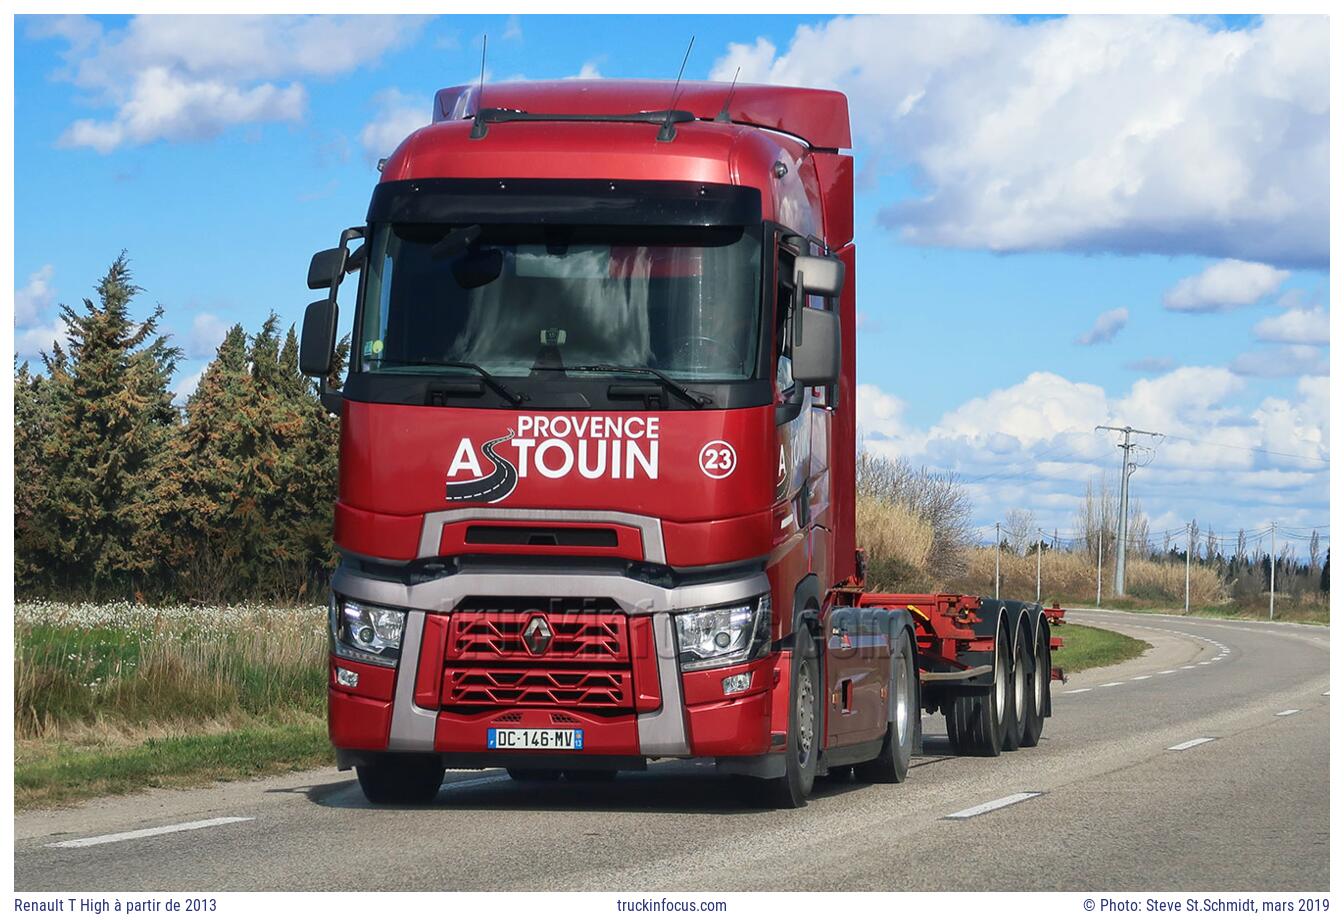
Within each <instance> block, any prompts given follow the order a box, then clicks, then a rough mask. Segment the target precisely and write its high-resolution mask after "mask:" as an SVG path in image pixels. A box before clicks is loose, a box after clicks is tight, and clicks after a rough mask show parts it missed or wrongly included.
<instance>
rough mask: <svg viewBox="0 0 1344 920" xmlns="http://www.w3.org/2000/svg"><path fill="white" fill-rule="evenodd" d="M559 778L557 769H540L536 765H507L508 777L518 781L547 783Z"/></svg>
mask: <svg viewBox="0 0 1344 920" xmlns="http://www.w3.org/2000/svg"><path fill="white" fill-rule="evenodd" d="M559 778H560V771H559V770H542V769H538V768H537V767H509V779H511V780H513V781H515V782H519V783H549V782H554V781H555V780H558V779H559Z"/></svg>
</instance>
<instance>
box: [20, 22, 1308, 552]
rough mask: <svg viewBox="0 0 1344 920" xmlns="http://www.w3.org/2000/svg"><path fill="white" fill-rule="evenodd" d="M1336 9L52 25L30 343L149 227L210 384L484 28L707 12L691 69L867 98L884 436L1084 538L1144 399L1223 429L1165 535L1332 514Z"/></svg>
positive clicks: (516, 38)
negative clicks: (1087, 510) (1100, 485)
mask: <svg viewBox="0 0 1344 920" xmlns="http://www.w3.org/2000/svg"><path fill="white" fill-rule="evenodd" d="M1325 30H1326V26H1325V20H1324V18H1323V17H1318V18H1316V19H1311V18H1306V19H1297V18H1279V17H1270V18H1268V19H1264V20H1262V19H1259V18H1250V17H1238V18H1235V19H1229V20H1217V19H1201V20H1199V21H1190V20H1181V19H1165V18H1160V17H1147V18H1133V19H1125V18H1119V17H1108V18H1107V19H1106V20H1094V19H1071V20H1062V19H1046V20H1039V19H1032V20H1006V19H999V18H982V17H956V18H936V17H915V18H911V17H879V18H877V19H870V20H854V19H850V18H835V19H833V18H831V17H825V16H812V17H796V16H780V17H773V16H772V17H767V16H722V17H708V16H705V17H670V16H654V17H577V16H576V17H558V16H557V17H552V16H523V17H506V16H485V17H474V16H473V17H440V18H433V19H426V18H420V17H402V18H398V19H392V20H382V19H379V18H377V17H374V18H371V19H367V20H361V21H350V20H344V19H341V18H339V17H337V18H330V19H326V20H319V21H316V22H314V21H308V20H302V19H289V18H284V19H281V18H270V19H260V20H227V21H220V20H211V19H209V18H202V19H193V20H177V19H170V18H166V17H141V18H140V19H138V20H136V19H132V18H128V17H98V18H94V19H86V18H66V17H31V16H27V17H19V18H18V23H17V28H16V39H15V41H16V47H15V81H16V90H15V93H16V96H15V125H16V131H15V225H16V226H15V229H16V234H15V239H16V244H15V259H16V265H15V269H16V271H15V277H16V300H15V304H16V348H17V350H18V351H19V352H20V357H21V358H22V357H24V356H25V355H28V356H31V355H32V353H33V352H34V350H35V349H36V348H37V347H45V346H46V344H47V343H49V341H50V339H51V337H52V336H53V335H55V334H58V333H59V330H58V329H57V328H56V327H55V325H54V323H55V304H56V303H61V302H66V303H71V302H77V301H78V299H79V298H81V297H84V296H87V295H89V294H90V293H91V290H90V289H91V286H92V285H93V283H94V281H95V280H96V279H97V278H98V276H99V274H100V273H101V272H102V271H103V270H104V269H105V268H106V266H107V264H108V263H109V262H110V261H111V260H112V259H113V258H115V256H116V255H117V253H118V252H119V251H120V250H121V249H122V248H125V249H126V250H127V251H128V252H129V255H130V258H131V260H132V265H133V267H134V270H135V272H136V279H137V281H138V283H139V284H140V285H141V286H142V287H144V288H145V293H144V294H143V295H142V299H141V301H140V304H141V307H142V309H146V310H147V309H149V308H151V307H152V305H153V304H154V303H161V304H163V305H164V307H165V310H166V313H165V323H166V326H167V328H168V329H169V330H170V331H172V332H173V333H174V335H175V336H176V338H177V340H178V342H179V344H181V345H182V346H183V347H184V348H185V349H187V351H188V357H187V359H186V360H185V361H184V362H183V364H182V368H181V375H180V377H181V381H180V382H182V384H183V385H184V386H190V382H191V378H193V376H194V375H195V374H197V373H198V372H199V370H200V368H201V367H202V366H203V364H204V362H205V361H206V360H208V358H209V356H210V354H211V353H212V352H213V347H214V345H215V344H217V342H218V339H219V338H220V337H221V336H222V331H223V328H224V326H225V325H226V324H229V323H232V322H234V321H241V322H243V323H244V325H245V326H247V327H248V328H249V329H254V328H255V327H256V326H257V325H258V323H259V322H260V321H261V319H262V318H263V317H264V316H265V314H266V313H267V312H268V311H269V310H272V309H273V310H275V311H276V312H277V313H279V314H280V315H281V317H282V318H283V319H284V320H285V321H286V322H297V321H298V320H299V318H300V316H301V313H302V309H303V306H304V305H305V304H306V303H307V302H308V300H309V299H310V297H309V292H308V291H307V290H306V287H305V285H304V283H303V282H304V271H305V269H306V265H307V259H308V256H309V255H310V254H311V253H312V252H313V251H314V250H316V249H320V248H324V247H326V246H330V245H332V244H333V243H334V242H335V240H336V237H337V234H338V233H339V231H340V229H341V228H343V227H345V226H348V225H351V224H354V223H358V222H359V221H360V220H361V218H362V216H363V213H364V210H365V208H366V206H367V201H368V196H369V192H370V190H371V187H372V185H373V183H374V181H375V179H376V171H375V170H374V168H373V163H374V161H375V160H376V158H377V156H379V155H386V154H387V153H389V152H390V151H391V147H392V146H393V145H394V144H395V139H396V138H399V137H401V136H403V135H404V134H405V133H406V131H408V130H410V129H411V128H413V127H414V126H415V125H416V124H417V123H421V122H424V121H427V120H428V116H429V111H430V104H431V101H432V97H433V92H434V91H435V90H436V89H438V88H440V87H442V86H447V85H452V84H455V83H461V82H467V81H470V80H473V79H475V76H476V73H477V69H478V67H479V60H480V58H479V55H480V35H481V34H482V33H487V34H488V35H489V37H490V41H489V59H488V65H487V66H488V72H489V78H490V79H491V80H496V81H498V80H509V79H518V78H528V79H548V78H557V77H568V76H575V75H580V74H583V75H592V76H601V77H604V78H621V77H640V78H648V77H653V78H671V77H672V76H674V75H675V73H676V69H677V66H678V64H679V63H680V61H681V56H682V53H683V51H684V50H685V45H686V42H687V41H688V40H689V38H690V36H691V35H694V36H695V49H694V52H693V54H692V57H691V61H690V63H689V64H688V67H687V75H688V77H690V78H695V79H705V78H716V79H728V78H730V77H731V76H732V74H733V73H734V72H736V70H737V68H738V67H741V68H742V80H743V81H752V82H767V81H773V82H786V83H803V84H809V85H819V86H829V87H834V88H839V89H842V90H844V91H845V92H846V93H847V94H848V95H849V96H850V99H851V112H852V118H853V120H854V124H855V138H856V141H855V143H856V147H855V151H854V152H855V155H856V158H857V167H858V173H859V177H860V181H859V190H858V202H857V217H858V221H857V228H858V229H857V242H858V246H859V269H858V284H859V289H858V295H859V305H860V312H861V315H862V320H861V328H862V341H861V346H860V352H859V379H860V382H861V383H862V384H864V387H863V390H862V392H861V403H860V407H859V415H860V423H861V426H862V428H863V431H864V437H865V444H866V445H867V447H868V448H869V449H871V450H874V451H876V452H880V453H885V454H889V455H893V456H903V457H906V458H908V459H910V460H911V461H912V462H915V463H918V464H926V465H929V466H932V467H934V468H937V469H946V470H954V471H956V472H958V473H959V474H960V475H961V476H962V477H963V478H965V479H966V480H967V481H968V482H969V483H970V486H969V487H970V489H971V491H972V497H973V499H974V500H975V505H976V518H977V523H979V524H982V525H988V526H990V527H992V523H993V521H995V520H998V519H1002V518H1003V517H1004V516H1005V515H1006V514H1007V513H1008V511H1009V510H1011V509H1013V508H1025V509H1028V510H1030V511H1032V512H1033V513H1034V514H1035V516H1036V518H1037V521H1038V523H1039V524H1040V525H1041V526H1043V527H1045V528H1047V529H1052V528H1055V527H1058V528H1059V529H1060V530H1061V531H1064V532H1068V531H1071V530H1072V529H1073V511H1074V508H1075V506H1076V504H1077V496H1078V495H1079V494H1080V493H1081V491H1082V488H1083V485H1084V483H1085V482H1086V481H1087V479H1088V478H1089V477H1093V476H1097V475H1100V474H1101V473H1102V472H1107V473H1110V474H1111V476H1112V479H1114V470H1115V469H1116V468H1118V457H1119V452H1118V451H1117V450H1115V449H1114V447H1113V446H1111V442H1110V441H1109V440H1107V439H1105V438H1103V437H1101V436H1098V435H1094V434H1092V433H1091V428H1092V426H1093V425H1095V424H1126V423H1128V424H1132V425H1134V426H1135V427H1139V428H1150V429H1157V430H1162V431H1166V432H1169V433H1170V434H1172V435H1176V436H1180V437H1183V438H1189V439H1194V441H1197V442H1199V443H1192V442H1191V441H1176V440H1175V439H1168V440H1167V441H1165V442H1163V443H1162V444H1160V445H1158V447H1157V455H1156V457H1155V458H1154V461H1153V463H1152V464H1151V465H1150V466H1149V467H1147V468H1145V469H1144V470H1143V471H1142V472H1141V473H1139V474H1137V475H1136V477H1135V479H1134V488H1135V494H1136V497H1138V498H1139V499H1140V500H1141V501H1142V503H1143V505H1144V507H1145V510H1146V511H1147V512H1148V513H1149V515H1150V517H1152V519H1153V522H1154V530H1161V529H1174V528H1176V527H1179V526H1181V522H1183V521H1185V520H1188V519H1189V518H1190V517H1191V516H1197V517H1199V519H1200V520H1201V522H1202V523H1203V522H1208V523H1211V524H1212V525H1213V526H1214V527H1216V528H1218V529H1220V530H1225V529H1231V530H1233V531H1234V530H1235V529H1236V528H1238V527H1245V528H1247V529H1248V530H1251V529H1257V528H1259V527H1261V526H1263V525H1265V524H1267V523H1268V521H1269V520H1285V521H1288V522H1289V523H1290V524H1291V525H1292V526H1299V527H1302V526H1310V525H1314V524H1317V523H1324V522H1325V521H1326V519H1327V518H1328V484H1327V479H1328V463H1326V462H1325V458H1326V457H1327V456H1328V454H1327V451H1328V435H1329V433H1328V408H1327V399H1328V396H1327V393H1326V378H1325V376H1324V375H1325V373H1326V371H1325V368H1326V367H1327V365H1328V341H1326V339H1325V336H1326V332H1325V328H1326V324H1327V322H1328V319H1327V316H1328V312H1327V311H1328V306H1327V305H1328V303H1329V275H1328V260H1327V256H1326V253H1327V252H1328V240H1327V238H1326V234H1327V230H1326V218H1325V214H1326V210H1327V207H1328V184H1327V170H1326V168H1325V155H1326V147H1325V144H1326V130H1327V128H1326V126H1327V125H1328V107H1327V106H1328V103H1327V102H1326V99H1327V93H1326V89H1327V84H1328V79H1327V71H1328V60H1327V51H1326V42H1325ZM1101 49H1106V53H1104V54H1103V53H1102V50H1101ZM1229 61H1231V62H1233V63H1232V64H1230V65H1229V64H1228V63H1227V62H1229ZM1284 62H1292V63H1291V65H1288V64H1285V63H1284ZM1089 333H1090V335H1089ZM1084 342H1090V344H1082V343H1084ZM1214 444H1218V445H1224V446H1222V447H1213V446H1211V445H1214ZM1269 450H1272V451H1275V452H1276V453H1273V454H1271V453H1267V452H1266V451H1269ZM1283 454H1288V455H1291V456H1281V455H1283Z"/></svg>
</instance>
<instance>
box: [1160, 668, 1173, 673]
mask: <svg viewBox="0 0 1344 920" xmlns="http://www.w3.org/2000/svg"><path fill="white" fill-rule="evenodd" d="M1157 673H1159V674H1175V673H1176V669H1175V668H1172V669H1171V670H1170V671H1158V672H1157Z"/></svg>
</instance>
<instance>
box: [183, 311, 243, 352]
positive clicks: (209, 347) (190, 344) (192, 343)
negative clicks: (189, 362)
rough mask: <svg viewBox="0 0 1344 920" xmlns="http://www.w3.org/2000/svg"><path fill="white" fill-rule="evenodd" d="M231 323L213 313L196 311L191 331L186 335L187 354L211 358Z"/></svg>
mask: <svg viewBox="0 0 1344 920" xmlns="http://www.w3.org/2000/svg"><path fill="white" fill-rule="evenodd" d="M231 325H232V324H231V323H228V322H225V321H224V320H222V319H220V318H219V317H218V316H216V315H215V314H213V313H197V314H196V316H195V317H193V318H192V321H191V332H190V333H189V334H188V335H187V356H188V357H190V358H213V357H214V355H215V351H216V350H217V349H218V348H219V343H220V342H222V341H224V336H225V335H227V334H228V331H229V326H231Z"/></svg>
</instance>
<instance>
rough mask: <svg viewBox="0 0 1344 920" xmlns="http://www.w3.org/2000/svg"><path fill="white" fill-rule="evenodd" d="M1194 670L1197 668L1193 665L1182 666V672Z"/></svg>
mask: <svg viewBox="0 0 1344 920" xmlns="http://www.w3.org/2000/svg"><path fill="white" fill-rule="evenodd" d="M1194 669H1195V666H1194V665H1192V664H1183V665H1181V670H1182V671H1193V670H1194Z"/></svg>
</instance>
